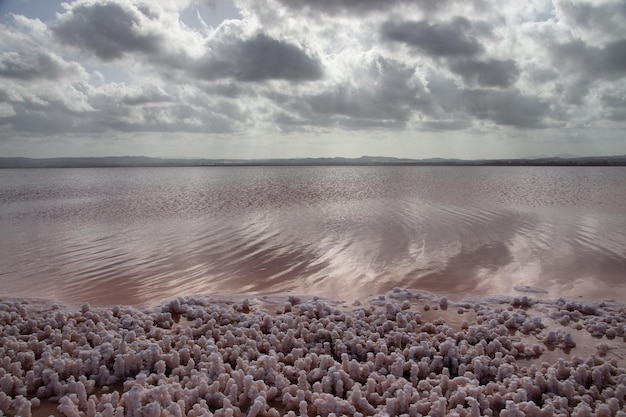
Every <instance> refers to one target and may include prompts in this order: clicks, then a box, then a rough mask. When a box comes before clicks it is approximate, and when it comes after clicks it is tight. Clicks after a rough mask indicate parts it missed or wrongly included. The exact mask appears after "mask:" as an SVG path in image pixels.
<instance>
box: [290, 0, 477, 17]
mask: <svg viewBox="0 0 626 417" xmlns="http://www.w3.org/2000/svg"><path fill="white" fill-rule="evenodd" d="M279 1H280V2H281V3H282V4H283V5H285V6H286V7H289V8H291V9H293V10H296V11H299V12H300V11H303V10H304V11H306V10H315V11H316V12H320V13H324V14H329V15H330V14H336V13H345V14H354V13H356V14H366V13H371V12H380V11H389V10H390V9H392V8H393V7H395V6H398V5H409V6H411V7H415V8H418V9H420V10H422V11H424V12H426V13H431V12H437V11H444V10H449V9H451V8H452V7H453V6H454V3H462V4H463V5H467V4H468V3H469V4H471V5H472V6H473V7H474V8H475V9H477V10H484V9H486V8H489V4H488V2H486V1H484V0H471V1H470V0H462V1H459V0H457V1H454V0H436V1H435V0H386V1H380V0H279Z"/></svg>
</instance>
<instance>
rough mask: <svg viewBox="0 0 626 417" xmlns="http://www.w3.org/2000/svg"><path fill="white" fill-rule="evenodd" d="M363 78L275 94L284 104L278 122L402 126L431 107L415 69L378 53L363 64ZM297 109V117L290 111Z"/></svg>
mask: <svg viewBox="0 0 626 417" xmlns="http://www.w3.org/2000/svg"><path fill="white" fill-rule="evenodd" d="M361 68H362V71H361V77H362V79H360V80H346V81H343V82H341V83H337V84H335V85H333V86H329V87H328V88H327V89H325V90H324V91H321V92H319V93H314V94H306V95H303V96H301V97H286V96H284V95H277V96H274V97H273V98H274V101H275V102H276V103H277V104H279V105H280V106H281V107H282V108H283V110H284V111H283V112H281V113H279V117H278V118H277V119H276V121H277V122H279V123H281V124H282V123H302V120H305V121H307V122H306V124H310V125H317V126H332V125H338V126H344V127H347V128H350V129H355V128H357V129H358V128H360V129H367V128H371V127H373V126H378V127H401V126H404V125H405V124H406V122H407V121H408V120H409V119H410V118H411V117H412V115H413V114H414V113H415V112H416V111H422V110H426V109H428V108H429V107H430V98H429V97H428V94H427V92H426V89H425V87H424V85H423V84H422V82H421V80H420V79H419V77H417V76H416V74H415V70H414V69H413V68H410V67H408V66H406V65H404V64H402V63H400V62H397V61H394V60H391V59H386V58H384V57H381V56H375V57H372V58H371V59H370V61H369V62H366V63H364V65H363V66H362V67H361ZM294 111H295V112H296V113H297V117H293V116H289V113H292V112H294Z"/></svg>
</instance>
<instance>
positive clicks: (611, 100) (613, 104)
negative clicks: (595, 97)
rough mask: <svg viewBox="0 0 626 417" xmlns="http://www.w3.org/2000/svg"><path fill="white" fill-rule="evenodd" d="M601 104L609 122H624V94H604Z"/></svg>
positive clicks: (625, 106) (625, 118) (625, 96)
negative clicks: (604, 108)
mask: <svg viewBox="0 0 626 417" xmlns="http://www.w3.org/2000/svg"><path fill="white" fill-rule="evenodd" d="M602 103H604V105H605V107H607V109H606V110H607V114H608V118H609V119H610V120H613V121H616V122H623V121H626V94H604V95H603V96H602Z"/></svg>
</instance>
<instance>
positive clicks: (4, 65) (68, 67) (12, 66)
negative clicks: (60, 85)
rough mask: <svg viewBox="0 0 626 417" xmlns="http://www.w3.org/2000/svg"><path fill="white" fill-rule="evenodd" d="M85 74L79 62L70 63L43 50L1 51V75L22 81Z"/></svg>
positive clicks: (56, 78) (54, 78) (55, 78)
mask: <svg viewBox="0 0 626 417" xmlns="http://www.w3.org/2000/svg"><path fill="white" fill-rule="evenodd" d="M83 74H84V71H83V68H82V67H81V66H80V65H79V64H77V63H74V62H72V63H68V62H66V61H64V60H63V59H62V58H61V57H59V56H57V55H55V54H53V53H48V52H44V51H41V50H35V51H31V52H29V53H23V52H3V53H0V77H5V78H13V79H17V80H22V81H33V80H38V79H47V80H58V79H60V78H64V77H76V76H82V75H83Z"/></svg>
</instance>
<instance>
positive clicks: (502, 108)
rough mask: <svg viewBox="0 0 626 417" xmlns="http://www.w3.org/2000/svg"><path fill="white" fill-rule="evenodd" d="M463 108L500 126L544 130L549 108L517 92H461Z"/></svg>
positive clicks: (538, 100)
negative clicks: (542, 128) (544, 121)
mask: <svg viewBox="0 0 626 417" xmlns="http://www.w3.org/2000/svg"><path fill="white" fill-rule="evenodd" d="M460 97H461V104H462V106H463V109H464V110H465V111H467V112H468V113H469V114H470V115H472V116H475V117H477V118H479V119H482V120H491V121H493V122H495V123H496V124H498V125H503V126H514V127H517V128H541V127H544V124H543V119H544V118H546V117H548V116H549V105H548V103H545V102H543V101H542V100H540V99H538V98H536V97H532V96H527V95H524V94H522V93H520V92H519V91H517V90H506V91H503V90H491V89H477V90H465V91H462V92H461V95H460Z"/></svg>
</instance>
